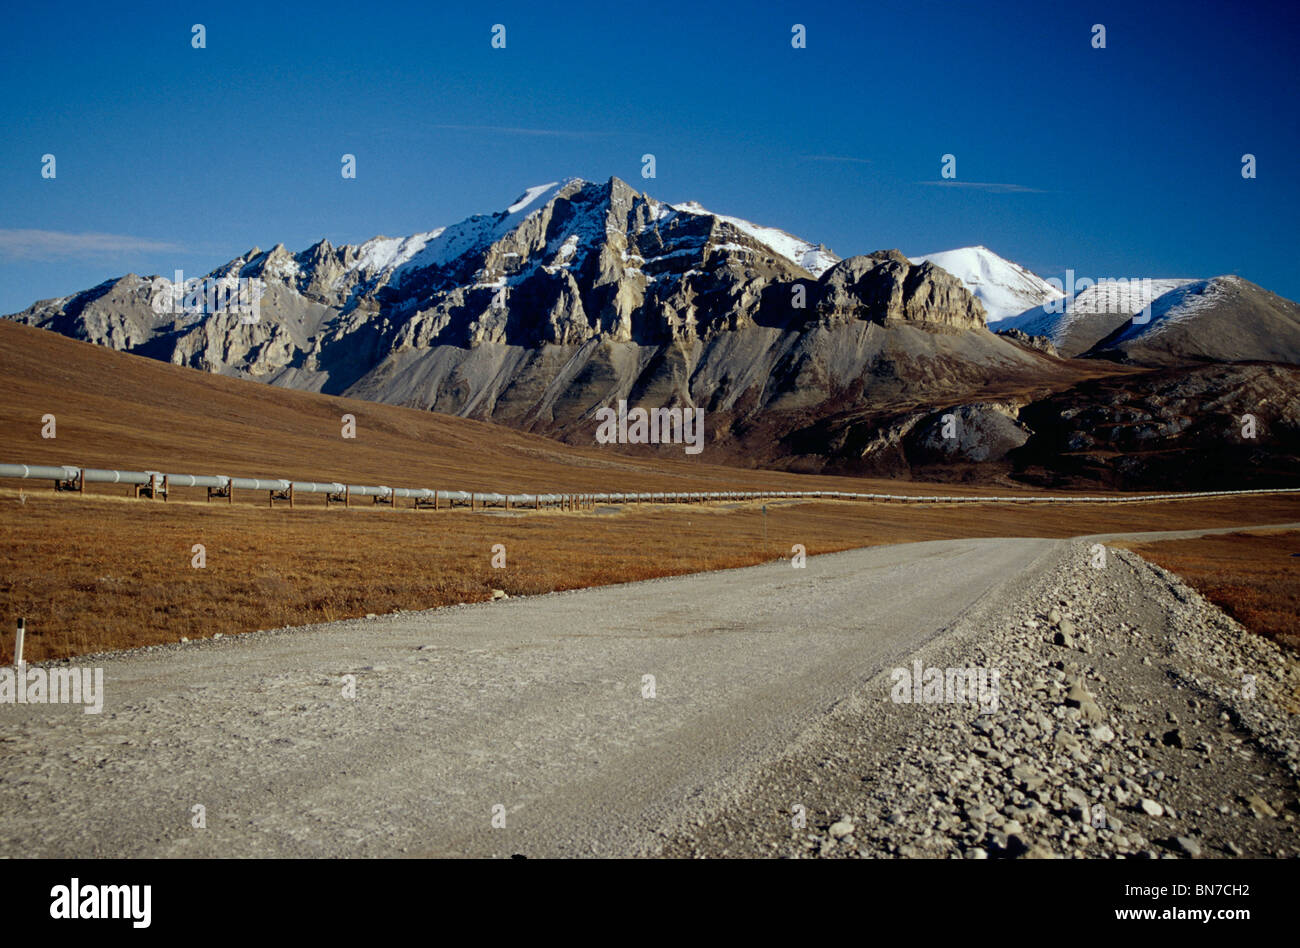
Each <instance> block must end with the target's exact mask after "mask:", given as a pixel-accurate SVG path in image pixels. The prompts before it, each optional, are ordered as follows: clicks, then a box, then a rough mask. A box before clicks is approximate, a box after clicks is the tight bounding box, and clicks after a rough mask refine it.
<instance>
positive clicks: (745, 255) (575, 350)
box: [12, 178, 1077, 463]
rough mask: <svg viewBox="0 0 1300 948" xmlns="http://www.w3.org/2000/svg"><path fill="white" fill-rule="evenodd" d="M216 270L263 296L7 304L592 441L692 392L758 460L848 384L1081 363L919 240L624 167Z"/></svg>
mask: <svg viewBox="0 0 1300 948" xmlns="http://www.w3.org/2000/svg"><path fill="white" fill-rule="evenodd" d="M212 276H213V277H214V278H223V277H224V278H229V277H243V278H257V279H260V280H262V281H264V282H265V287H266V291H265V295H264V297H263V298H262V300H261V315H260V319H259V320H258V321H257V322H251V323H250V322H248V321H247V320H241V319H239V318H238V317H236V316H235V315H234V314H232V313H229V312H216V313H207V314H204V315H202V316H200V317H197V318H196V317H194V316H192V315H190V314H185V313H181V314H179V315H177V314H173V313H167V312H164V314H163V315H159V314H158V313H157V312H156V310H158V309H163V310H166V306H161V307H160V306H159V305H158V300H159V299H160V298H161V299H163V300H164V302H165V301H166V300H167V299H169V298H170V296H169V294H171V293H172V286H171V283H170V281H168V280H166V279H164V278H159V277H154V278H144V277H138V276H134V275H128V276H126V277H123V278H121V279H119V280H115V281H110V282H108V283H105V284H103V285H102V286H100V287H96V288H95V289H93V290H90V291H87V292H85V293H81V294H78V295H76V296H73V297H69V298H63V299H56V300H47V301H43V302H41V303H37V304H35V305H33V306H32V307H30V308H29V309H27V310H25V311H24V312H22V313H19V314H16V315H15V316H13V317H12V318H14V319H17V320H18V321H20V322H23V323H27V324H29V325H35V326H40V327H43V328H47V329H53V330H55V331H58V332H61V333H64V334H67V335H70V336H73V337H75V338H79V339H86V340H89V341H92V342H96V343H99V344H101V345H107V346H112V347H113V348H116V349H122V350H125V351H128V352H134V353H138V354H141V355H147V356H151V357H153V358H157V359H162V360H165V361H168V362H171V363H174V364H178V365H186V366H191V367H193V368H198V369H203V370H206V371H209V372H219V373H222V374H227V375H233V376H240V377H247V378H254V379H259V380H261V381H264V382H269V383H272V384H275V385H281V386H287V387H292V388H298V389H306V390H311V391H320V392H325V393H330V394H343V395H350V396H356V397H361V398H366V399H370V400H375V401H382V402H387V403H390V404H398V405H404V406H413V407H418V408H425V409H433V410H436V411H441V412H447V413H451V414H457V415H464V416H471V417H476V418H483V419H489V420H493V421H497V422H501V423H505V424H509V425H512V426H515V427H518V428H522V429H525V430H530V431H537V432H541V433H545V434H548V435H553V436H558V437H560V438H562V439H566V440H571V441H578V442H584V443H590V441H591V439H592V436H593V432H594V429H595V423H594V420H593V416H594V414H595V412H596V410H597V409H599V408H600V407H602V406H604V405H608V404H611V403H613V402H614V401H615V400H617V399H621V398H626V399H628V401H629V402H630V403H633V404H643V405H647V406H650V407H659V406H668V405H692V406H699V407H703V408H705V409H706V411H707V412H708V413H709V414H710V419H709V423H708V429H709V443H711V444H713V445H714V446H715V447H719V448H721V449H722V451H723V453H724V454H727V453H728V452H729V453H730V455H731V456H733V457H735V458H736V459H742V458H743V459H744V460H746V461H748V462H751V463H760V462H762V461H766V460H771V459H772V458H773V456H774V452H773V451H772V450H771V445H772V444H773V443H774V442H775V441H777V440H778V439H779V438H780V437H782V436H783V435H785V434H787V433H789V432H790V431H792V430H795V429H796V428H799V427H802V426H805V425H807V423H808V422H809V421H810V420H815V419H817V418H820V417H823V416H825V415H827V414H831V413H833V412H835V411H839V410H842V409H843V408H844V407H845V406H846V405H852V406H854V407H857V408H862V407H863V406H877V407H879V408H882V409H883V408H886V407H889V406H897V405H900V404H914V403H922V404H926V403H933V402H940V401H951V400H952V398H953V397H954V393H958V394H966V393H970V394H976V393H979V392H981V391H983V390H984V389H985V388H987V387H988V386H990V385H1003V384H1006V383H1007V381H1008V380H1015V381H1017V382H1022V383H1025V384H1033V385H1042V384H1049V383H1050V384H1061V383H1064V382H1067V381H1069V380H1071V379H1072V378H1074V377H1076V375H1077V373H1075V372H1073V371H1072V370H1071V369H1069V368H1068V367H1066V366H1064V365H1063V363H1061V362H1060V361H1059V360H1056V359H1054V358H1052V357H1050V356H1048V355H1046V354H1044V353H1042V352H1039V351H1036V350H1034V349H1033V348H1032V347H1026V346H1023V345H1018V344H1016V343H1014V342H1012V341H1009V340H1006V339H1002V338H999V337H997V336H995V335H993V334H992V333H990V332H988V330H987V329H986V328H985V312H984V309H983V307H982V305H981V303H980V302H979V300H978V299H977V298H975V297H974V296H972V295H971V293H970V292H969V291H968V290H967V288H966V287H965V286H964V285H963V284H962V282H961V281H960V280H959V279H957V278H956V277H954V276H952V275H950V274H949V273H948V272H946V271H945V270H944V269H942V268H941V267H939V266H936V265H935V264H933V263H929V262H921V263H913V262H911V261H909V260H908V259H907V258H906V257H904V256H903V255H902V254H900V253H898V252H897V251H882V252H879V253H874V254H870V255H866V256H856V257H851V258H848V259H845V260H840V259H839V258H838V257H836V255H835V254H833V253H832V252H831V251H829V250H827V249H826V248H824V247H820V246H818V245H814V244H812V243H809V242H807V241H803V240H800V239H798V238H795V237H793V236H791V235H789V234H786V233H784V232H782V231H778V230H775V229H772V228H767V227H760V226H758V225H754V224H751V223H749V222H747V221H743V220H740V219H739V218H733V217H727V216H723V215H718V214H713V213H711V212H709V211H706V210H705V209H703V208H701V207H699V206H698V205H695V204H681V205H669V204H664V203H662V202H660V201H657V200H656V199H654V198H652V197H650V196H649V195H646V194H640V193H638V192H636V191H635V190H634V189H633V188H631V187H630V186H629V185H627V184H626V183H624V182H623V181H620V180H619V179H617V178H611V179H610V180H609V181H608V182H606V183H604V184H595V183H591V182H586V181H582V180H578V179H572V180H568V181H565V182H561V183H557V184H551V185H545V186H541V187H537V188H531V189H529V190H528V191H527V192H525V193H524V194H523V195H522V196H521V197H520V198H519V199H518V200H517V201H515V202H514V203H513V204H511V205H510V206H509V207H507V208H506V209H505V210H503V211H500V212H498V213H496V214H490V215H479V216H476V217H472V218H469V219H468V220H465V221H462V222H461V223H459V224H456V225H454V226H451V227H447V228H441V229H438V230H433V231H430V232H428V233H423V234H418V235H415V236H412V237H407V238H404V239H400V240H398V239H389V238H376V239H375V240H372V241H368V242H367V243H364V244H361V245H359V246H343V247H337V248H336V247H333V246H331V245H330V244H329V243H328V242H326V241H322V242H320V243H318V244H316V245H314V246H313V247H310V248H308V249H307V250H305V251H302V252H301V253H298V254H291V253H289V252H288V251H287V250H286V249H285V248H284V247H283V246H277V247H275V248H273V249H272V250H270V251H261V250H259V249H257V248H254V249H253V250H250V251H249V252H248V253H246V254H244V255H242V256H240V257H238V258H236V259H235V260H232V261H231V262H230V263H228V264H226V265H225V266H223V267H221V268H219V269H218V270H216V271H214V273H213V274H212ZM755 448H758V449H759V450H758V452H757V453H755V451H754V449H755Z"/></svg>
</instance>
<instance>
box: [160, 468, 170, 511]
mask: <svg viewBox="0 0 1300 948" xmlns="http://www.w3.org/2000/svg"><path fill="white" fill-rule="evenodd" d="M170 486H171V478H169V477H168V476H167V475H166V474H164V475H163V486H162V495H163V503H164V504H165V503H167V488H168V487H170Z"/></svg>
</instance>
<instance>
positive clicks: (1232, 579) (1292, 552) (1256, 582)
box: [1120, 531, 1300, 649]
mask: <svg viewBox="0 0 1300 948" xmlns="http://www.w3.org/2000/svg"><path fill="white" fill-rule="evenodd" d="M1120 545H1122V546H1126V547H1128V548H1129V549H1130V550H1132V551H1133V552H1135V553H1137V554H1138V555H1140V556H1142V557H1144V558H1146V559H1148V560H1151V561H1152V562H1154V563H1158V564H1159V565H1161V566H1163V567H1164V568H1165V569H1167V570H1169V571H1170V572H1171V573H1176V574H1177V575H1178V576H1180V577H1182V579H1183V580H1184V581H1185V582H1187V583H1188V584H1189V585H1191V586H1193V587H1195V588H1196V589H1197V591H1199V592H1200V593H1201V595H1203V596H1205V597H1206V598H1207V599H1209V600H1210V601H1211V602H1213V603H1214V604H1215V605H1217V606H1218V607H1219V608H1220V609H1222V610H1223V611H1224V612H1226V613H1228V615H1230V616H1232V617H1233V618H1234V619H1236V620H1237V621H1238V622H1240V623H1241V624H1242V625H1244V626H1245V627H1246V628H1248V629H1250V630H1251V631H1253V632H1258V633H1259V634H1260V635H1264V636H1267V637H1269V638H1271V639H1273V640H1274V641H1277V642H1279V643H1281V644H1283V645H1287V646H1290V647H1291V648H1297V649H1300V532H1291V533H1288V532H1283V531H1276V532H1264V533H1253V532H1242V533H1228V534H1220V535H1217V536H1208V537H1199V538H1197V539H1193V540H1167V541H1162V542H1159V543H1124V544H1120Z"/></svg>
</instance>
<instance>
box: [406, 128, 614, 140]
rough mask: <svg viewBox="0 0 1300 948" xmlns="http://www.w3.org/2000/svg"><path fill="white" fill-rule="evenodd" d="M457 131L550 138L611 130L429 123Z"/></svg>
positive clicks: (589, 136)
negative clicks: (588, 130)
mask: <svg viewBox="0 0 1300 948" xmlns="http://www.w3.org/2000/svg"><path fill="white" fill-rule="evenodd" d="M429 127H430V128H442V129H450V130H452V131H457V132H497V133H499V134H502V135H545V136H550V137H552V138H598V137H601V136H604V135H612V134H613V132H580V131H569V130H566V129H559V128H518V127H516V126H513V125H431V126H429Z"/></svg>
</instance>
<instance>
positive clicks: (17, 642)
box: [14, 619, 27, 668]
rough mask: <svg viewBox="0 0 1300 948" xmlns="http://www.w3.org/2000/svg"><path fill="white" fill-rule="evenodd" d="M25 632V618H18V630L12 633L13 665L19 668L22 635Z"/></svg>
mask: <svg viewBox="0 0 1300 948" xmlns="http://www.w3.org/2000/svg"><path fill="white" fill-rule="evenodd" d="M26 632H27V620H26V619H19V620H18V631H17V632H16V633H15V634H14V667H15V668H21V667H22V664H23V636H24V635H25V634H26Z"/></svg>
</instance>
